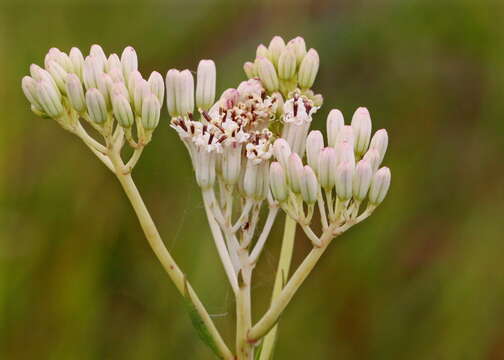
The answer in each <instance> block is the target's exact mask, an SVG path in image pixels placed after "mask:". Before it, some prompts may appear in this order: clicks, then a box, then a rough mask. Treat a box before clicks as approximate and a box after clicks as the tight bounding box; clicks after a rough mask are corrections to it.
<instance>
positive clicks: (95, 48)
mask: <svg viewBox="0 0 504 360" xmlns="http://www.w3.org/2000/svg"><path fill="white" fill-rule="evenodd" d="M89 55H91V56H93V57H95V58H96V59H97V60H98V62H99V63H100V66H101V67H102V69H105V64H106V63H107V56H106V55H105V52H104V51H103V49H102V47H101V46H100V45H97V44H94V45H91V49H90V50H89Z"/></svg>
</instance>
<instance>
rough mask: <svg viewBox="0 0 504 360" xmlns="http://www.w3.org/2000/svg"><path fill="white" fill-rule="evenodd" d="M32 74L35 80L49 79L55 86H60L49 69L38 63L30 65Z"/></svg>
mask: <svg viewBox="0 0 504 360" xmlns="http://www.w3.org/2000/svg"><path fill="white" fill-rule="evenodd" d="M30 74H31V76H32V78H33V79H35V80H38V81H47V82H49V83H50V84H52V85H53V86H54V87H55V88H57V87H58V85H56V82H55V81H54V79H53V77H52V76H51V74H49V71H47V70H44V69H42V68H41V67H40V66H38V65H36V64H31V65H30ZM58 92H59V91H58Z"/></svg>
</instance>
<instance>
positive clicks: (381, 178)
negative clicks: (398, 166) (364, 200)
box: [369, 167, 391, 205]
mask: <svg viewBox="0 0 504 360" xmlns="http://www.w3.org/2000/svg"><path fill="white" fill-rule="evenodd" d="M390 177H391V175H390V169H389V168H388V167H382V168H381V169H380V170H378V171H377V172H376V173H375V174H374V176H373V180H372V181H371V188H370V189H369V202H370V203H371V204H375V205H378V204H380V203H381V202H382V201H383V199H385V196H386V195H387V192H388V190H389V187H390Z"/></svg>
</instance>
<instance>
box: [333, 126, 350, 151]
mask: <svg viewBox="0 0 504 360" xmlns="http://www.w3.org/2000/svg"><path fill="white" fill-rule="evenodd" d="M342 143H348V144H350V146H351V147H352V149H353V148H354V146H355V135H354V132H353V129H352V127H351V126H350V125H344V126H343V127H342V128H341V129H340V131H338V135H337V136H336V144H335V147H337V146H338V144H342Z"/></svg>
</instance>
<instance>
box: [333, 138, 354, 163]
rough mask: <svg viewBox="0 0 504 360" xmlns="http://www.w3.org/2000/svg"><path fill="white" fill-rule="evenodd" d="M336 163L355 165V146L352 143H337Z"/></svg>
mask: <svg viewBox="0 0 504 360" xmlns="http://www.w3.org/2000/svg"><path fill="white" fill-rule="evenodd" d="M334 150H335V151H336V164H342V163H349V164H351V165H353V166H355V153H354V148H353V146H352V145H351V144H350V143H347V142H342V143H339V144H336V148H335V149H334Z"/></svg>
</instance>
